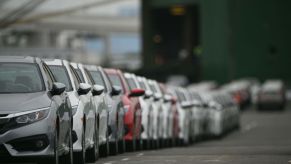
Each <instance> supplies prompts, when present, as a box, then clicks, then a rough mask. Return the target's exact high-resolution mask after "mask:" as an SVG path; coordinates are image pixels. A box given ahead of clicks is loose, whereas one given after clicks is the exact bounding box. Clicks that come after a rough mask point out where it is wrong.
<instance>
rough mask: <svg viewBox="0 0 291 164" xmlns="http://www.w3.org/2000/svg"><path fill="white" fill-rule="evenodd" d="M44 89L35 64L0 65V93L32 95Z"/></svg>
mask: <svg viewBox="0 0 291 164" xmlns="http://www.w3.org/2000/svg"><path fill="white" fill-rule="evenodd" d="M44 89H45V87H44V81H43V78H42V75H41V73H40V69H39V67H38V66H37V65H36V64H25V63H24V64H20V63H0V93H32V92H40V91H44Z"/></svg>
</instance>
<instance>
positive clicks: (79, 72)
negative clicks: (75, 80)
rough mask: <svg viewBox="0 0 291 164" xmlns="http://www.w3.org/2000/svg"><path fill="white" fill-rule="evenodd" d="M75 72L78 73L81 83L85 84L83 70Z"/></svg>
mask: <svg viewBox="0 0 291 164" xmlns="http://www.w3.org/2000/svg"><path fill="white" fill-rule="evenodd" d="M75 71H76V72H77V74H78V76H79V77H80V79H81V82H82V83H85V79H84V77H83V75H82V72H81V70H80V69H75Z"/></svg>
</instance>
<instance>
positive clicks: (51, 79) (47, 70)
mask: <svg viewBox="0 0 291 164" xmlns="http://www.w3.org/2000/svg"><path fill="white" fill-rule="evenodd" d="M42 66H43V70H44V72H45V74H46V77H47V80H48V85H49V86H48V87H49V89H51V88H52V85H53V82H54V77H53V75H52V73H51V72H50V69H49V68H48V66H47V65H46V64H43V65H42Z"/></svg>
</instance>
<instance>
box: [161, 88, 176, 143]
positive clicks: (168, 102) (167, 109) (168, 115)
mask: <svg viewBox="0 0 291 164" xmlns="http://www.w3.org/2000/svg"><path fill="white" fill-rule="evenodd" d="M159 88H160V91H161V93H162V98H163V103H162V113H163V120H162V121H163V122H162V124H163V125H162V128H163V129H162V139H163V140H162V141H163V146H165V147H168V146H170V143H171V141H172V137H173V136H172V132H173V118H174V111H173V110H172V96H171V94H170V93H168V91H167V88H166V85H165V84H162V83H159Z"/></svg>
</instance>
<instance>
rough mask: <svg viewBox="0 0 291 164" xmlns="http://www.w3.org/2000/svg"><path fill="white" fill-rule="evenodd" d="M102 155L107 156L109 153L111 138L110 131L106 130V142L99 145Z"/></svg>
mask: <svg viewBox="0 0 291 164" xmlns="http://www.w3.org/2000/svg"><path fill="white" fill-rule="evenodd" d="M99 152H100V157H107V156H108V155H109V140H108V131H107V132H106V143H105V144H103V145H100V147H99Z"/></svg>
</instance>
